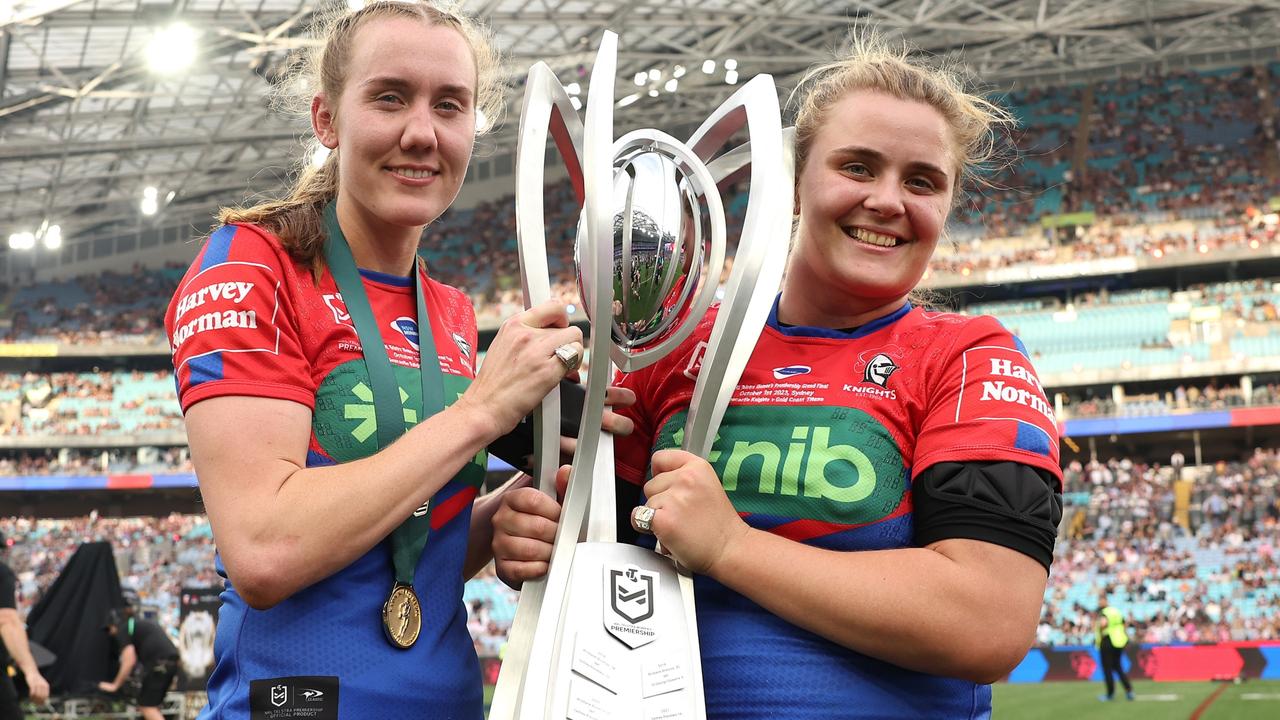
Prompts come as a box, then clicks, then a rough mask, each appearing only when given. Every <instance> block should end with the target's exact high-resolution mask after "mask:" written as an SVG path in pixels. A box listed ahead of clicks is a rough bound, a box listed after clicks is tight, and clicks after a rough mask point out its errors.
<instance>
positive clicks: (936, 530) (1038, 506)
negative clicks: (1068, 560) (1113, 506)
mask: <svg viewBox="0 0 1280 720" xmlns="http://www.w3.org/2000/svg"><path fill="white" fill-rule="evenodd" d="M911 499H912V504H913V505H914V521H915V538H916V544H917V545H919V546H921V547H924V546H926V545H929V544H931V543H935V542H937V541H939V540H946V539H950V538H965V539H969V540H982V541H984V542H990V543H995V544H996V545H1001V546H1003V547H1007V548H1010V549H1013V550H1017V551H1018V552H1020V553H1022V554H1024V555H1028V556H1030V557H1032V558H1035V559H1036V560H1037V561H1039V563H1040V564H1041V565H1043V566H1044V567H1045V569H1046V570H1047V569H1048V568H1049V565H1050V563H1051V562H1052V561H1053V544H1054V540H1055V539H1056V538H1057V534H1058V522H1059V521H1060V520H1061V519H1062V492H1061V489H1060V486H1059V484H1058V480H1057V478H1055V477H1054V476H1053V474H1052V473H1050V472H1049V471H1047V470H1041V469H1039V468H1034V467H1031V466H1030V465H1023V464H1021V463H1016V462H969V463H938V464H937V465H932V466H930V467H929V468H926V469H925V471H924V472H922V473H920V475H919V476H918V477H917V478H916V480H915V482H914V483H913V484H912V491H911Z"/></svg>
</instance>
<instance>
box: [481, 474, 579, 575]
mask: <svg viewBox="0 0 1280 720" xmlns="http://www.w3.org/2000/svg"><path fill="white" fill-rule="evenodd" d="M569 469H570V468H569V466H568V465H564V466H562V467H561V468H560V469H559V471H557V472H556V489H557V492H558V493H559V494H560V495H561V496H563V494H564V489H565V486H566V484H567V483H568V481H569ZM559 521H560V503H558V502H556V499H555V498H553V497H550V496H548V495H547V494H546V493H543V492H541V491H539V490H538V489H537V488H535V487H522V488H518V489H515V490H512V491H510V492H507V493H503V495H502V506H501V507H499V508H498V511H497V512H495V513H494V514H493V560H494V566H495V568H496V569H497V573H498V579H500V580H502V582H504V583H506V584H507V585H509V586H511V587H512V588H513V589H516V590H519V589H520V586H521V585H523V584H524V581H525V580H536V579H538V578H540V577H542V576H544V575H546V574H547V569H548V568H549V567H550V564H551V548H552V545H553V544H554V543H555V539H556V527H557V524H558V523H559Z"/></svg>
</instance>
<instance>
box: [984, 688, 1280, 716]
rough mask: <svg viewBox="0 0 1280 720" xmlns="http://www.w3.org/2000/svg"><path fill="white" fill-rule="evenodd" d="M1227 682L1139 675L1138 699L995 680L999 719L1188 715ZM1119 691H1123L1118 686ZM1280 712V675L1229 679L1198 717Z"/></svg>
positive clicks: (995, 711)
mask: <svg viewBox="0 0 1280 720" xmlns="http://www.w3.org/2000/svg"><path fill="white" fill-rule="evenodd" d="M1222 687H1223V684H1222V683H1214V682H1186V683H1158V682H1152V681H1149V680H1143V681H1136V682H1134V684H1133V692H1134V695H1135V696H1136V700H1134V701H1133V702H1128V701H1126V700H1124V698H1123V696H1121V697H1120V698H1119V699H1117V700H1113V701H1111V702H1109V703H1104V702H1099V701H1098V695H1100V694H1102V692H1103V691H1104V687H1103V685H1102V683H1100V682H1097V683H1081V682H1059V683H1040V684H1035V685H1021V684H1019V685H1008V684H1003V683H1001V684H998V685H996V686H994V699H993V701H992V710H993V713H992V715H993V717H994V718H995V720H1006V719H1007V720H1024V719H1025V720H1076V719H1077V718H1079V719H1080V720H1085V719H1090V720H1091V719H1092V718H1099V720H1107V719H1110V718H1115V720H1188V719H1189V718H1190V717H1191V716H1192V715H1193V714H1194V713H1195V711H1196V708H1198V707H1200V705H1201V703H1203V702H1205V700H1207V699H1208V698H1209V696H1211V695H1213V693H1214V692H1215V691H1217V690H1218V689H1219V688H1222ZM1117 695H1119V691H1117ZM1275 718H1280V681H1275V680H1267V681H1262V680H1253V681H1247V682H1244V683H1241V684H1239V685H1230V684H1229V685H1226V686H1225V689H1224V690H1223V692H1222V694H1221V695H1219V696H1218V697H1217V698H1216V699H1214V701H1213V702H1212V703H1211V704H1210V705H1209V706H1208V707H1207V708H1206V709H1205V710H1204V712H1203V713H1202V714H1201V715H1200V718H1199V720H1274V719H1275Z"/></svg>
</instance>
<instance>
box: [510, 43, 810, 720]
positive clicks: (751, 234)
mask: <svg viewBox="0 0 1280 720" xmlns="http://www.w3.org/2000/svg"><path fill="white" fill-rule="evenodd" d="M616 70H617V35H615V34H614V33H612V32H607V31H606V32H605V34H604V37H603V38H602V40H601V43H600V50H599V53H598V54H597V55H596V62H595V66H594V67H593V68H592V72H591V85H590V91H589V95H588V99H587V106H586V118H585V121H580V120H579V119H578V116H577V114H576V112H575V111H574V109H573V106H572V105H571V101H570V99H569V96H568V94H567V93H566V92H565V89H564V87H563V86H562V85H561V84H560V82H559V80H558V79H557V78H556V77H555V75H554V73H552V71H551V69H550V68H548V67H547V66H546V65H545V64H543V63H538V64H536V65H534V66H533V67H532V68H530V70H529V77H528V82H527V84H526V86H525V97H524V107H523V110H522V112H521V117H520V139H519V149H518V151H517V155H516V158H517V159H516V177H517V181H516V182H517V185H516V228H517V236H518V241H519V248H520V267H521V277H522V280H523V284H524V292H525V303H526V305H527V306H532V305H536V304H538V303H540V302H543V301H545V300H547V299H550V297H551V288H550V280H549V276H548V271H547V254H546V236H545V228H544V225H543V213H542V210H543V208H542V202H543V194H544V190H543V166H544V163H545V150H546V145H547V137H548V134H550V135H551V137H552V138H553V139H554V140H555V142H556V145H557V148H558V149H559V151H560V154H561V156H562V157H563V158H564V161H565V166H566V168H567V169H568V171H569V175H570V178H571V181H572V182H573V184H574V187H575V189H576V190H577V191H578V193H579V198H580V199H582V200H583V210H582V216H581V221H580V225H579V231H578V238H577V244H576V247H575V260H576V262H577V265H578V282H579V287H580V290H581V293H582V301H583V305H584V308H585V309H586V311H587V315H588V317H589V318H590V319H591V321H592V325H591V334H590V338H589V340H588V353H589V358H590V360H591V372H590V373H589V374H588V381H587V396H586V400H585V402H584V404H583V415H582V420H581V423H580V427H581V428H583V431H582V434H581V437H579V438H578V449H577V453H576V454H575V456H574V462H573V471H572V473H571V475H570V479H569V489H568V491H567V495H566V497H565V500H564V507H563V508H562V511H561V516H560V525H559V528H558V530H557V533H556V539H555V545H554V549H553V551H552V558H551V565H550V570H549V572H548V573H547V576H546V577H545V578H543V579H541V580H538V581H531V582H526V583H525V584H524V587H523V589H522V591H521V594H520V603H519V605H518V607H517V610H516V616H515V620H514V622H513V624H512V628H511V632H510V635H509V637H508V644H507V651H506V655H505V657H504V659H503V663H502V671H501V673H500V674H499V676H498V685H497V688H496V689H495V691H494V696H493V703H492V707H491V709H490V714H489V717H490V718H491V719H495V720H515V719H516V718H519V719H521V720H546V719H548V718H554V719H555V720H562V719H569V720H596V719H599V720H620V719H623V720H625V719H627V718H635V720H649V719H651V718H652V719H655V720H656V719H657V718H664V719H666V718H670V719H672V720H674V719H676V718H682V719H684V718H688V719H698V720H701V719H702V718H705V717H706V709H705V703H704V699H703V693H702V670H701V664H700V660H699V652H698V631H697V619H696V615H695V612H694V596H693V581H692V578H691V577H690V576H689V574H688V573H687V572H685V571H684V570H683V569H682V568H678V567H677V566H676V565H675V564H674V563H673V562H672V560H671V559H670V558H669V557H667V556H665V555H662V554H660V553H658V552H652V551H649V550H647V549H644V548H640V547H636V546H632V545H626V544H619V543H618V542H617V527H616V521H615V517H616V516H615V507H614V505H615V492H614V456H613V440H612V437H610V436H609V435H607V434H605V433H601V432H599V431H598V430H597V428H599V427H600V422H601V417H602V416H603V413H604V397H605V389H606V387H607V385H608V383H609V380H610V378H611V375H612V373H611V372H610V370H611V367H612V366H617V367H619V368H621V369H622V370H624V371H627V372H630V371H634V370H638V369H640V368H643V367H645V366H647V365H649V364H652V363H653V362H655V361H657V360H658V359H659V358H661V357H663V356H664V355H666V354H668V353H669V352H671V350H673V349H674V348H675V347H676V346H677V345H679V344H680V343H681V342H682V341H684V340H685V339H687V338H688V337H689V334H690V333H691V332H693V329H694V328H695V326H696V325H697V323H698V321H699V320H701V319H702V318H703V316H704V315H705V313H706V312H707V310H708V308H709V307H710V306H711V303H712V302H713V301H714V299H715V296H716V291H717V288H718V285H719V281H720V277H721V274H722V272H723V269H724V265H725V252H726V232H725V217H724V209H723V206H722V202H721V198H720V191H719V189H718V187H717V185H718V184H719V183H723V182H725V181H727V180H729V179H731V178H733V177H736V176H737V175H738V174H739V173H740V172H746V171H747V170H748V169H749V172H750V183H751V184H750V197H749V201H748V205H747V212H746V218H745V222H744V225H743V230H742V235H741V237H740V238H739V240H738V247H737V252H736V253H735V255H734V262H733V268H732V270H731V272H730V274H729V278H728V281H727V283H726V284H725V287H724V294H723V299H722V301H721V304H720V309H719V311H718V314H717V316H716V321H715V324H714V325H713V328H712V331H711V335H710V338H709V339H708V341H707V346H706V349H705V352H704V354H703V356H702V359H701V370H700V371H699V374H698V379H697V383H696V385H695V388H694V395H693V398H692V400H691V401H690V406H689V414H688V420H687V422H686V425H685V432H684V440H683V447H684V449H685V450H688V451H690V452H693V453H696V454H699V455H701V456H703V457H705V456H706V455H707V453H708V452H710V450H711V445H712V442H713V441H714V438H715V434H716V432H715V431H716V429H717V428H718V426H719V424H720V420H721V419H722V418H723V416H724V412H725V409H726V408H727V407H728V404H729V399H730V398H731V396H732V395H733V390H734V388H735V387H736V385H737V382H738V379H739V378H740V377H741V375H742V371H743V369H744V368H745V367H746V364H747V360H748V359H749V358H750V356H751V351H752V349H753V348H754V346H755V342H756V339H757V338H758V336H759V334H760V331H761V329H762V328H763V327H764V323H765V320H766V318H767V317H768V313H769V309H770V307H771V305H772V303H773V298H774V296H775V295H776V293H777V291H778V287H779V285H780V283H781V280H782V270H783V266H784V264H785V260H786V253H787V237H788V235H789V232H790V222H791V212H790V211H791V198H792V195H793V183H792V177H793V171H792V166H791V157H790V152H789V147H788V146H787V145H786V144H784V141H783V137H784V136H783V130H782V126H781V117H780V112H779V108H778V99H777V92H776V90H775V88H774V84H773V80H772V78H771V77H769V76H767V75H761V76H758V77H756V78H754V79H753V80H751V81H750V82H748V83H746V84H744V85H743V86H742V87H741V88H739V89H738V90H737V92H735V93H734V94H733V96H732V97H730V98H729V99H728V100H726V101H725V102H724V104H722V105H721V106H720V107H719V108H718V109H717V110H716V111H715V112H714V113H712V114H711V117H709V118H708V119H707V120H706V122H704V123H703V124H702V126H701V127H700V128H699V129H698V131H697V132H695V133H694V134H693V136H692V138H690V140H689V142H688V143H682V142H680V141H679V140H676V139H675V138H673V137H671V136H669V135H667V134H665V133H663V132H660V131H658V130H653V129H645V130H636V131H633V132H630V133H627V134H626V135H624V136H622V137H621V138H618V139H617V140H616V141H615V140H614V139H613V107H614V76H615V74H616ZM744 128H745V129H746V130H747V132H748V136H749V140H750V141H749V142H748V143H745V144H743V145H741V146H739V147H737V148H734V149H733V150H730V151H728V152H724V153H721V152H720V150H721V149H722V148H723V147H724V145H725V144H726V143H727V142H728V141H729V140H730V139H731V138H732V137H733V136H734V135H736V134H737V133H739V132H740V131H741V130H743V129H744ZM606 319H607V320H606ZM559 426H560V398H559V392H558V391H553V392H552V393H551V394H550V395H549V396H548V397H547V398H546V400H544V401H543V403H542V406H541V408H540V409H539V412H538V413H537V414H536V415H535V424H534V427H535V437H536V438H537V441H536V449H535V462H534V466H535V467H536V468H537V472H538V487H539V489H540V490H542V491H543V492H545V493H548V494H553V493H554V492H555V490H554V478H555V472H556V467H557V462H558V458H559V433H558V429H559Z"/></svg>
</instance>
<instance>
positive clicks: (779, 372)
mask: <svg viewBox="0 0 1280 720" xmlns="http://www.w3.org/2000/svg"><path fill="white" fill-rule="evenodd" d="M811 372H813V368H811V367H809V366H808V365H788V366H786V367H780V368H774V369H773V379H774V380H784V379H786V378H789V377H793V376H795V375H808V374H809V373H811Z"/></svg>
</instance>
